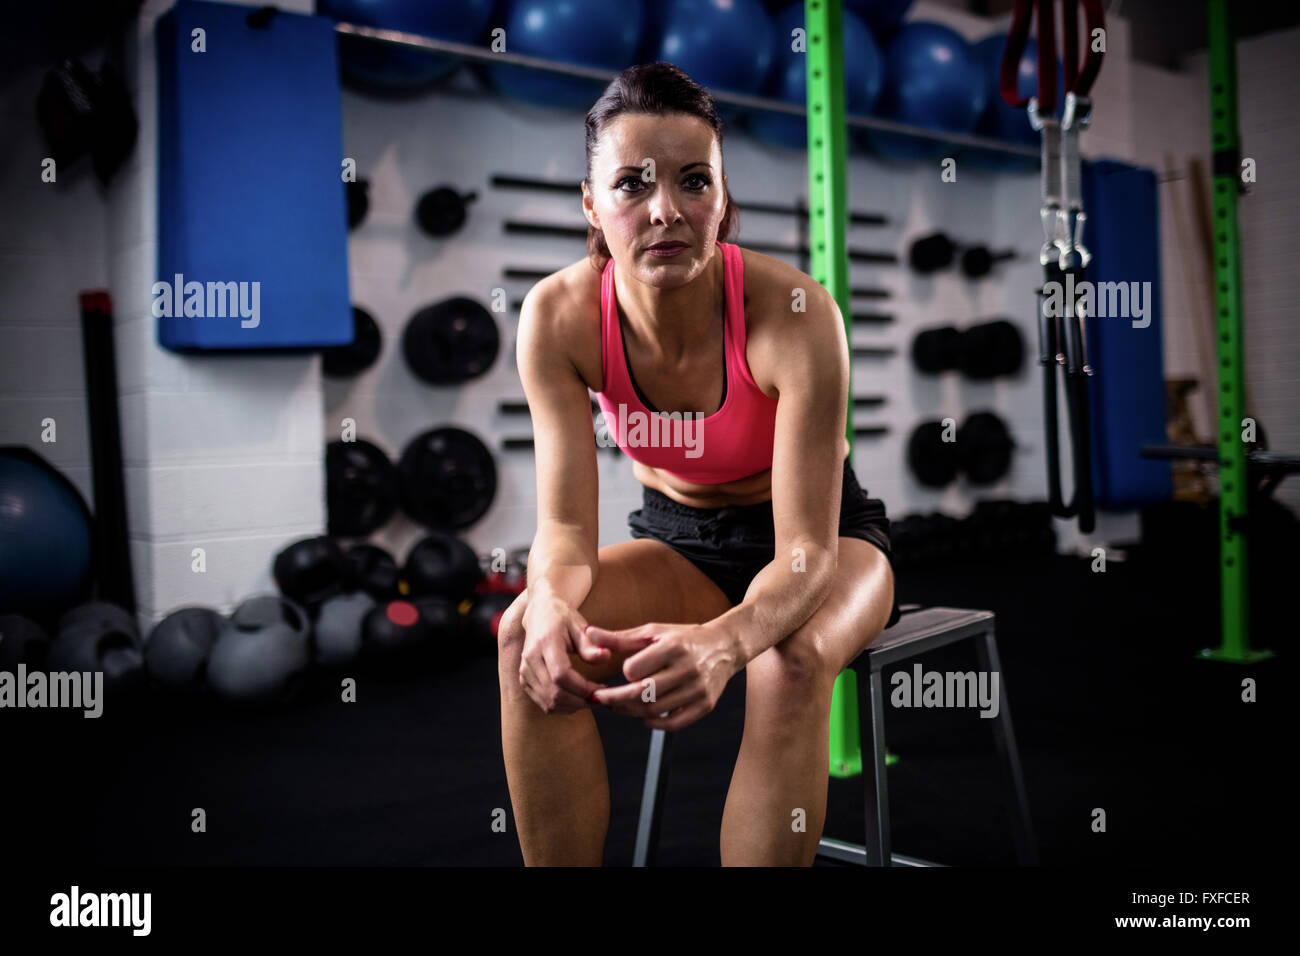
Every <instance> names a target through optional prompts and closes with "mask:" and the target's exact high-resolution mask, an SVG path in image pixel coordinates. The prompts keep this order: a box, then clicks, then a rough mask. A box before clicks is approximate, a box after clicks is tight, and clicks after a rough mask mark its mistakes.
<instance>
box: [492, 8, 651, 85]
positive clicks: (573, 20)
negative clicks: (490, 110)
mask: <svg viewBox="0 0 1300 956" xmlns="http://www.w3.org/2000/svg"><path fill="white" fill-rule="evenodd" d="M504 20H505V30H506V51H507V52H509V53H522V54H524V55H526V56H538V57H545V58H546V59H549V60H557V61H559V62H561V63H571V64H574V65H576V66H589V67H595V68H596V69H602V70H615V71H621V70H623V69H625V68H626V67H628V66H630V65H631V64H632V62H633V61H634V59H635V57H636V49H637V44H638V43H639V42H640V40H641V32H642V28H643V24H644V22H645V10H644V7H643V4H642V2H641V0H627V2H622V3H617V4H614V3H606V2H602V0H506V4H505V14H504ZM485 73H486V75H487V77H488V81H489V82H490V83H491V84H492V85H493V86H494V87H495V88H496V89H497V90H498V91H499V92H501V93H503V94H504V95H506V96H509V97H512V98H513V99H517V100H522V101H523V102H525V103H533V104H535V105H538V106H551V107H557V108H560V109H584V110H585V109H588V108H590V106H591V105H592V103H594V102H595V101H596V100H597V99H598V98H599V97H600V94H601V93H603V92H604V90H605V87H606V86H607V85H608V84H607V83H604V82H601V81H599V80H583V79H579V78H578V77H570V76H562V75H560V74H558V73H547V72H544V71H542V70H530V69H527V68H526V67H520V66H510V65H508V64H504V63H503V64H500V65H497V64H492V65H489V66H488V67H487V69H486V70H485Z"/></svg>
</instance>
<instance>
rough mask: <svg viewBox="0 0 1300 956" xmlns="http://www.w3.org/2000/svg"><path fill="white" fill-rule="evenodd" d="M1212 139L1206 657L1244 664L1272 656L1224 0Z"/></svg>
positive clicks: (1216, 37) (1216, 45)
mask: <svg viewBox="0 0 1300 956" xmlns="http://www.w3.org/2000/svg"><path fill="white" fill-rule="evenodd" d="M1208 5H1209V22H1208V26H1209V38H1210V44H1209V46H1210V133H1211V137H1212V141H1213V156H1214V162H1213V168H1214V189H1213V194H1214V201H1213V205H1214V294H1215V305H1216V309H1215V316H1216V321H1217V330H1218V336H1217V338H1216V342H1217V345H1218V355H1219V427H1218V428H1217V429H1216V432H1217V434H1218V436H1219V562H1220V567H1219V581H1220V596H1221V603H1222V620H1221V635H1222V637H1221V640H1222V643H1221V644H1220V646H1219V647H1218V648H1213V649H1206V650H1204V651H1202V652H1201V656H1202V657H1205V658H1209V659H1213V660H1222V661H1234V662H1237V663H1246V662H1249V661H1254V660H1259V659H1261V658H1264V657H1269V656H1271V655H1270V654H1269V652H1268V651H1252V650H1251V649H1250V602H1249V596H1250V585H1249V578H1248V576H1247V575H1248V566H1247V548H1246V537H1245V531H1244V529H1245V527H1246V526H1245V525H1244V524H1242V523H1241V522H1243V521H1244V519H1245V518H1246V516H1247V513H1248V510H1249V492H1250V486H1249V482H1248V480H1247V474H1246V444H1245V442H1243V441H1242V418H1243V416H1244V414H1245V403H1244V401H1243V397H1244V395H1245V390H1244V389H1245V348H1244V343H1243V341H1242V331H1241V324H1242V323H1241V314H1242V313H1241V242H1240V233H1239V231H1238V228H1237V195H1238V192H1239V190H1240V187H1241V139H1240V132H1239V131H1238V128H1237V56H1236V38H1235V36H1234V34H1233V30H1232V23H1231V20H1230V19H1229V13H1228V2H1227V0H1208Z"/></svg>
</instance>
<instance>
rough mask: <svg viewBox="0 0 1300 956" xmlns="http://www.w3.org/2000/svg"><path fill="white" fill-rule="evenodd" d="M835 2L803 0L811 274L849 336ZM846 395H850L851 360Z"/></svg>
mask: <svg viewBox="0 0 1300 956" xmlns="http://www.w3.org/2000/svg"><path fill="white" fill-rule="evenodd" d="M841 22H842V12H841V0H805V2H804V30H805V32H806V34H807V37H806V39H807V48H806V49H807V56H806V59H807V68H808V77H807V79H808V84H807V90H808V204H809V210H808V212H809V240H810V245H811V247H812V255H811V263H812V276H813V278H814V279H816V280H817V281H818V282H820V283H821V284H822V285H824V286H825V287H826V289H827V290H828V291H829V292H830V294H831V295H832V296H834V297H835V301H836V302H837V303H838V304H839V307H840V313H841V314H842V315H843V316H844V331H845V335H846V336H847V335H849V334H850V329H851V326H850V322H851V318H850V316H851V312H850V309H849V254H848V246H847V241H846V235H845V234H846V232H847V230H848V208H849V197H848V185H847V175H846V172H845V167H846V166H847V163H848V124H847V123H846V122H845V116H844V39H843V34H842V33H841V31H840V24H841ZM849 395H850V396H852V395H853V387H852V366H850V383H849ZM845 433H846V437H847V438H848V441H849V456H850V459H852V455H853V399H852V398H851V397H850V399H849V405H848V412H847V414H846V416H845ZM861 772H862V745H861V734H860V730H859V724H858V689H857V675H856V674H855V673H854V672H853V671H852V670H847V671H844V672H843V673H842V674H840V675H839V677H837V678H836V679H835V690H834V694H833V696H832V698H831V730H830V773H831V775H832V776H836V777H850V776H854V775H856V774H859V773H861Z"/></svg>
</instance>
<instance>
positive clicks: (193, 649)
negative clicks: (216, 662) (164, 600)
mask: <svg viewBox="0 0 1300 956" xmlns="http://www.w3.org/2000/svg"><path fill="white" fill-rule="evenodd" d="M224 624H225V618H223V617H222V616H221V615H220V614H219V613H217V612H216V611H215V610H213V609H212V608H208V607H183V608H180V609H179V610H176V611H172V612H171V613H170V614H168V615H167V616H166V617H164V618H163V619H162V620H161V621H159V622H158V623H157V624H155V625H154V628H153V630H152V631H150V632H149V637H148V639H147V640H146V641H145V645H144V663H145V669H146V670H147V671H148V673H149V676H150V677H152V678H153V680H154V682H155V683H157V684H158V685H159V686H161V687H165V688H167V689H169V690H197V689H199V688H200V687H201V686H202V685H203V679H204V673H205V671H206V669H207V664H208V655H209V654H210V653H211V652H212V645H213V644H214V643H216V640H217V635H218V634H220V633H221V628H222V626H223V625H224Z"/></svg>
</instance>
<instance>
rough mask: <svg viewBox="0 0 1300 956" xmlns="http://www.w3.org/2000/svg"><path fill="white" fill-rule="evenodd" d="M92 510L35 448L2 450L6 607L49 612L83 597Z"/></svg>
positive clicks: (0, 538) (0, 562) (1, 558)
mask: <svg viewBox="0 0 1300 956" xmlns="http://www.w3.org/2000/svg"><path fill="white" fill-rule="evenodd" d="M92 541H93V533H92V530H91V524H90V511H89V509H88V508H87V507H86V503H85V501H84V500H83V499H82V497H81V495H80V493H79V492H78V491H77V489H76V487H75V486H73V484H72V483H71V482H70V481H68V479H67V478H65V477H64V476H63V475H62V474H60V473H59V472H58V471H57V470H56V469H55V468H54V467H53V466H51V465H50V464H48V463H47V462H46V461H45V460H44V459H43V458H41V457H40V456H39V455H37V454H36V453H35V452H30V451H28V450H27V449H23V448H4V449H0V611H26V610H48V609H52V608H55V607H58V606H60V605H64V604H70V603H74V602H76V601H77V600H79V599H80V598H81V597H83V596H84V595H83V591H84V589H85V586H86V583H87V581H88V579H89V576H90V565H91V544H92Z"/></svg>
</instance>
